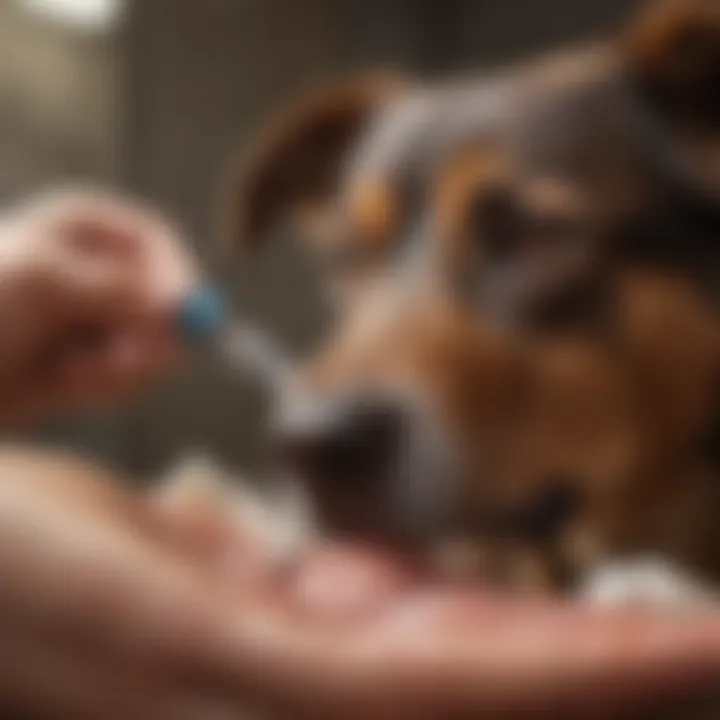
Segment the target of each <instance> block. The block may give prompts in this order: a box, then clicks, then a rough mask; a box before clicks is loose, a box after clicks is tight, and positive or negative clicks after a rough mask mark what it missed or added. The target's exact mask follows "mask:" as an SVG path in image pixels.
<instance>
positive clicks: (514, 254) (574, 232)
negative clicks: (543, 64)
mask: <svg viewBox="0 0 720 720" xmlns="http://www.w3.org/2000/svg"><path fill="white" fill-rule="evenodd" d="M469 225H470V227H471V234H472V237H473V240H474V241H475V242H476V243H477V244H478V247H479V250H480V252H481V254H482V257H483V258H484V259H485V260H486V261H488V262H490V263H493V264H499V263H503V264H505V263H509V262H515V261H528V262H531V261H532V260H533V259H536V260H538V259H542V258H543V257H546V256H547V254H548V253H557V252H563V251H564V250H565V249H567V248H569V247H570V246H571V245H572V243H573V242H574V241H575V240H577V239H578V238H579V237H580V235H581V229H582V228H581V227H580V225H581V223H580V222H579V220H578V218H576V217H574V216H572V215H571V214H569V213H563V212H560V211H556V210H548V209H546V208H536V207H532V206H531V205H530V204H529V203H527V202H524V201H523V199H522V198H520V197H518V195H517V194H516V193H515V192H514V190H513V188H511V187H508V186H496V187H492V188H485V189H484V190H483V191H482V192H481V193H479V194H478V196H477V198H476V199H475V200H474V201H473V204H472V207H471V212H470V221H469Z"/></svg>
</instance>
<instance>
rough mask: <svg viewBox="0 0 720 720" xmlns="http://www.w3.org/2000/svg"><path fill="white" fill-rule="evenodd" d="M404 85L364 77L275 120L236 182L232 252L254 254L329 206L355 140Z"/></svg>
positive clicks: (384, 78)
mask: <svg viewBox="0 0 720 720" xmlns="http://www.w3.org/2000/svg"><path fill="white" fill-rule="evenodd" d="M405 86H406V83H405V81H404V80H403V79H401V78H399V77H395V76H390V75H380V76H362V77H359V78H355V79H351V80H347V81H345V82H342V83H338V84H336V85H333V86H330V87H325V88H323V89H321V91H320V92H317V93H314V94H312V95H310V96H308V97H305V98H301V99H300V101H299V102H297V103H295V104H294V105H291V106H290V108H289V109H287V110H285V111H284V112H281V113H279V115H278V116H277V117H276V118H274V119H271V122H270V123H269V124H268V125H267V126H266V128H265V129H264V130H263V131H262V132H261V133H260V136H259V137H257V138H255V140H254V141H252V142H251V145H250V152H249V154H248V155H247V156H246V157H245V158H244V159H241V161H240V162H239V163H238V165H237V168H236V171H235V172H236V174H235V177H234V178H233V180H232V182H231V186H230V198H229V201H230V202H229V205H230V207H229V214H230V222H229V227H227V228H226V230H227V233H228V234H229V235H230V237H229V241H230V242H231V244H232V246H233V247H234V248H238V247H239V248H247V247H254V246H256V245H257V244H258V243H259V242H261V241H262V240H263V239H264V238H265V236H267V235H268V234H269V233H270V232H271V231H272V230H274V229H276V227H277V226H278V225H279V224H280V223H282V222H283V221H285V220H287V219H288V217H289V216H291V215H292V214H293V213H295V212H298V211H302V210H305V209H306V208H313V207H318V206H320V205H322V204H323V203H324V202H327V201H328V200H329V199H330V198H331V197H332V195H333V193H334V191H335V189H336V185H337V183H338V181H339V174H340V170H341V167H342V163H343V160H344V159H345V157H346V155H347V152H348V150H349V149H350V147H351V145H352V143H353V141H354V140H355V139H356V138H357V137H358V135H359V133H360V132H361V131H362V129H363V128H364V127H365V125H366V123H367V122H368V121H369V120H370V119H371V117H372V116H373V115H374V113H375V112H377V111H378V110H379V109H380V108H381V107H382V106H383V105H384V104H385V103H387V102H389V101H390V100H391V99H392V98H393V97H395V96H396V95H397V94H398V93H399V92H401V91H402V89H403V88H404V87H405Z"/></svg>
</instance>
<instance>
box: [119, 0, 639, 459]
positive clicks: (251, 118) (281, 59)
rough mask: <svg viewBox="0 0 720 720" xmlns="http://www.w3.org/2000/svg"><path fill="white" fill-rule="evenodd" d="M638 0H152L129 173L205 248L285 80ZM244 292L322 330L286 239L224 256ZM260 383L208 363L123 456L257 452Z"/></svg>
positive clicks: (188, 377) (506, 40) (536, 31)
mask: <svg viewBox="0 0 720 720" xmlns="http://www.w3.org/2000/svg"><path fill="white" fill-rule="evenodd" d="M636 4H637V3H634V2H631V1H630V0H476V1H474V2H472V1H469V0H466V1H464V2H463V1H459V0H445V1H443V0H434V1H431V0H203V2H198V0H142V1H136V2H135V3H134V6H133V8H132V12H131V14H130V21H129V25H128V28H127V33H126V35H125V38H124V50H125V59H126V65H125V74H124V85H123V87H124V91H125V92H124V98H123V106H124V108H125V114H124V121H125V122H124V123H123V127H124V135H123V138H122V140H123V148H124V152H123V157H124V179H125V181H126V182H127V183H128V184H129V185H130V186H131V187H132V188H133V189H134V190H136V191H137V192H139V193H141V194H142V195H144V196H147V197H149V198H151V199H153V200H154V201H156V202H158V203H159V204H160V205H162V206H163V207H164V208H166V209H167V210H169V211H171V212H172V213H173V214H175V215H177V216H178V217H180V218H181V219H182V221H183V222H184V223H185V227H186V228H187V230H188V232H189V234H190V236H191V238H192V240H193V242H194V243H195V245H196V247H197V249H198V251H199V253H200V255H201V256H203V257H204V258H205V259H206V261H207V262H208V263H209V264H210V265H212V258H211V254H210V251H209V248H210V247H211V244H212V243H211V238H212V237H213V232H214V226H215V221H216V220H217V217H216V212H217V211H216V209H215V208H216V204H215V200H216V198H217V192H218V185H219V180H220V178H221V176H222V173H223V171H224V168H225V167H226V165H227V163H228V157H229V155H230V154H231V151H232V150H233V148H234V147H235V146H236V144H237V141H238V140H239V139H240V138H242V137H244V136H246V134H247V132H248V131H249V129H250V128H251V127H252V126H253V125H254V124H255V123H257V122H258V121H259V120H260V119H261V118H262V117H263V116H264V114H265V113H266V112H267V111H268V110H269V109H270V108H272V107H274V106H276V105H277V104H278V102H279V101H280V100H281V99H282V98H284V97H286V96H287V95H288V94H290V93H293V92H295V91H297V90H298V89H299V88H302V87H305V86H308V85H311V84H313V83H314V82H317V81H318V80H319V79H320V78H322V77H324V76H328V75H337V74H340V73H342V72H346V71H349V70H356V69H361V68H366V67H378V66H385V65H391V66H394V67H400V68H408V69H417V70H419V71H421V72H424V73H428V74H432V73H434V72H449V71H452V70H454V69H457V68H468V67H475V66H477V67H480V66H482V65H484V64H489V63H492V62H496V61H498V60H500V59H505V58H509V57H512V56H516V55H520V54H527V53H530V52H532V51H534V50H536V49H540V48H543V47H545V46H548V45H552V44H555V43H558V42H563V41H566V40H568V39H572V40H577V39H581V38H583V37H585V36H589V35H593V34H595V33H597V32H603V31H605V30H607V29H608V28H612V27H613V26H614V25H615V24H616V22H617V19H618V18H620V17H623V16H624V15H625V13H626V12H627V11H628V10H629V9H630V8H631V7H632V6H633V5H636ZM214 270H215V271H216V272H217V274H218V277H222V278H223V281H224V282H225V284H226V285H227V287H228V288H229V289H230V290H231V291H232V295H233V298H234V301H235V303H236V307H237V308H238V309H240V308H242V309H243V311H245V312H248V313H250V314H253V315H254V316H256V317H260V318H261V319H262V320H263V321H264V322H266V323H267V324H268V326H269V327H271V328H273V329H275V330H276V331H277V333H278V334H279V335H280V336H281V337H283V338H285V339H286V340H287V341H288V342H289V343H290V344H291V345H292V346H294V347H302V346H304V345H307V344H308V342H309V341H310V339H311V338H313V337H314V334H315V333H316V332H317V330H318V326H319V324H320V323H319V319H318V318H319V317H320V316H321V315H320V308H319V305H318V302H317V299H316V293H315V292H314V287H313V286H314V278H313V276H312V273H311V272H310V271H309V269H308V268H307V267H306V264H305V263H304V261H303V258H302V257H301V256H299V255H298V254H297V253H293V252H292V251H291V250H289V249H282V250H278V251H275V252H274V253H270V257H264V258H263V259H262V260H261V261H260V262H259V264H258V265H257V266H253V268H252V269H248V268H242V269H236V270H232V271H229V270H228V269H227V268H214ZM262 406H263V403H262V397H261V395H260V394H259V393H258V392H257V391H256V390H255V389H254V388H251V387H248V386H247V385H245V384H243V383H242V382H240V381H239V380H238V379H237V378H233V377H232V376H231V375H229V374H228V373H226V372H223V371H222V370H221V369H220V368H218V367H213V366H210V365H208V364H207V363H206V364H203V365H198V366H197V367H196V368H195V369H194V370H192V371H190V372H186V373H184V374H183V375H182V376H181V377H179V378H175V379H174V380H173V381H172V382H170V383H169V384H168V385H167V387H165V388H163V389H161V390H160V391H158V392H157V393H155V394H153V395H152V396H151V397H148V398H146V399H144V400H143V401H142V402H141V403H140V404H139V406H138V407H137V408H136V409H135V410H134V411H133V412H131V413H130V414H129V415H128V416H127V417H126V418H124V420H123V423H122V430H121V434H122V444H123V445H122V446H123V448H124V450H123V455H124V457H123V459H124V461H125V462H126V463H127V464H128V465H130V466H131V467H133V468H135V469H137V470H142V471H147V470H152V469H154V468H157V467H159V466H160V465H162V464H163V463H164V462H166V461H167V460H168V459H170V458H172V457H173V456H175V455H176V454H177V453H179V452H180V451H181V450H182V449H184V448H188V447H200V448H206V449H209V450H211V451H213V452H216V453H219V454H220V455H221V456H222V457H224V458H225V459H226V460H232V461H236V462H239V463H240V464H244V465H248V464H250V465H252V464H255V463H257V462H259V460H260V458H261V457H262V442H261V436H262V431H261V427H262V413H261V408H262Z"/></svg>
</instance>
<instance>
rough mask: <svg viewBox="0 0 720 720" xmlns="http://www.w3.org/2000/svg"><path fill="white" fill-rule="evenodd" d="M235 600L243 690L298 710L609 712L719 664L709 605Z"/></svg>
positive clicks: (712, 671)
mask: <svg viewBox="0 0 720 720" xmlns="http://www.w3.org/2000/svg"><path fill="white" fill-rule="evenodd" d="M241 612H242V616H243V617H242V620H241V622H240V623H239V625H240V638H241V639H240V644H245V643H246V645H245V652H246V653H249V657H248V656H247V655H245V656H244V658H245V661H247V662H250V663H251V666H252V668H253V678H254V687H255V689H256V690H257V692H258V696H256V697H258V699H259V700H261V701H262V700H264V701H265V702H267V703H270V707H273V708H274V709H276V710H278V711H284V712H288V711H289V709H290V708H294V710H295V712H298V713H300V712H306V713H307V714H308V715H309V716H311V717H312V716H313V713H318V714H321V713H322V712H327V711H328V708H334V710H335V711H336V712H339V711H341V710H342V709H343V708H344V709H345V711H346V713H347V714H345V715H344V716H345V717H359V718H370V717H373V716H375V715H374V714H382V713H387V712H390V711H392V712H394V713H395V714H394V715H393V716H394V717H408V718H409V717H448V716H455V715H457V716H460V717H465V716H466V715H467V714H468V713H482V712H491V711H492V712H497V713H498V716H502V715H501V714H500V713H520V712H530V715H528V717H534V716H537V715H533V714H532V713H533V712H536V713H537V712H538V711H539V709H540V710H547V709H549V710H550V711H553V712H554V711H555V710H558V711H559V710H563V711H568V710H573V711H576V712H577V711H580V710H582V709H587V708H588V707H591V708H596V707H597V708H600V709H601V710H602V711H603V712H608V711H610V712H613V711H617V710H622V709H625V710H627V709H628V708H629V707H632V706H633V705H635V704H637V703H643V702H645V703H651V702H655V701H657V700H660V701H669V700H671V699H673V698H681V697H683V696H684V695H685V694H686V693H689V692H692V691H699V690H701V689H702V688H703V687H705V688H707V687H709V685H708V684H709V683H713V682H715V681H716V680H717V677H718V669H719V668H720V618H718V616H717V615H714V616H706V617H696V618H692V619H689V618H678V617H676V616H672V615H661V614H657V613H637V612H615V613H599V612H593V611H590V610H587V609H580V608H574V607H572V606H568V605H560V604H544V603H540V602H539V601H538V602H535V603H529V602H526V601H522V602H519V601H512V600H508V599H506V598H494V597H490V596H487V595H484V594H482V593H469V594H467V595H459V594H458V593H457V592H450V591H439V592H438V591H432V592H431V591H422V590H421V589H418V588H415V589H414V590H408V591H406V592H405V593H404V594H403V593H401V594H400V595H399V596H398V595H397V594H394V595H391V596H390V597H389V598H388V602H386V603H385V605H384V606H382V605H381V606H379V607H376V608H375V611H374V612H373V613H371V614H370V615H369V616H365V618H364V619H363V620H362V621H360V622H357V621H355V622H352V623H347V624H346V625H344V626H343V625H338V624H337V623H327V622H319V621H318V622H315V623H312V622H308V616H307V614H305V613H300V614H299V615H293V613H292V612H291V611H289V610H288V609H287V607H283V606H282V605H280V606H276V607H273V606H270V605H268V604H267V603H266V604H265V606H264V607H260V606H259V605H256V606H253V605H252V604H246V605H244V606H243V607H242V610H241ZM241 654H242V653H241ZM236 662H238V663H240V665H239V667H240V666H241V665H242V661H241V658H240V657H239V656H238V658H236ZM240 679H241V678H238V679H237V682H239V681H240Z"/></svg>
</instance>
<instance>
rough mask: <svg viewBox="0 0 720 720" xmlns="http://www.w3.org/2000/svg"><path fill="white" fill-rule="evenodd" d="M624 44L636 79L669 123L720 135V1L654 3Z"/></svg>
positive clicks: (688, 0) (633, 26) (685, 0)
mask: <svg viewBox="0 0 720 720" xmlns="http://www.w3.org/2000/svg"><path fill="white" fill-rule="evenodd" d="M626 40H627V44H626V58H627V61H628V66H629V69H630V72H631V74H632V76H633V78H634V79H635V81H636V82H637V84H638V87H639V88H640V89H641V91H642V92H644V93H645V95H646V97H648V98H649V99H650V100H651V102H652V103H654V104H655V105H656V107H657V108H658V109H659V110H660V111H661V112H663V113H664V114H665V115H666V117H667V118H668V119H669V120H670V121H671V122H679V123H682V124H685V125H688V126H690V127H693V128H697V129H704V130H706V131H707V130H712V131H718V132H720V2H718V0H656V1H655V2H652V3H651V4H650V6H649V7H648V8H646V9H645V11H644V12H642V13H641V14H640V17H639V18H638V19H637V20H636V22H635V23H634V24H633V25H632V27H631V29H630V32H629V34H628V36H627V38H626Z"/></svg>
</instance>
